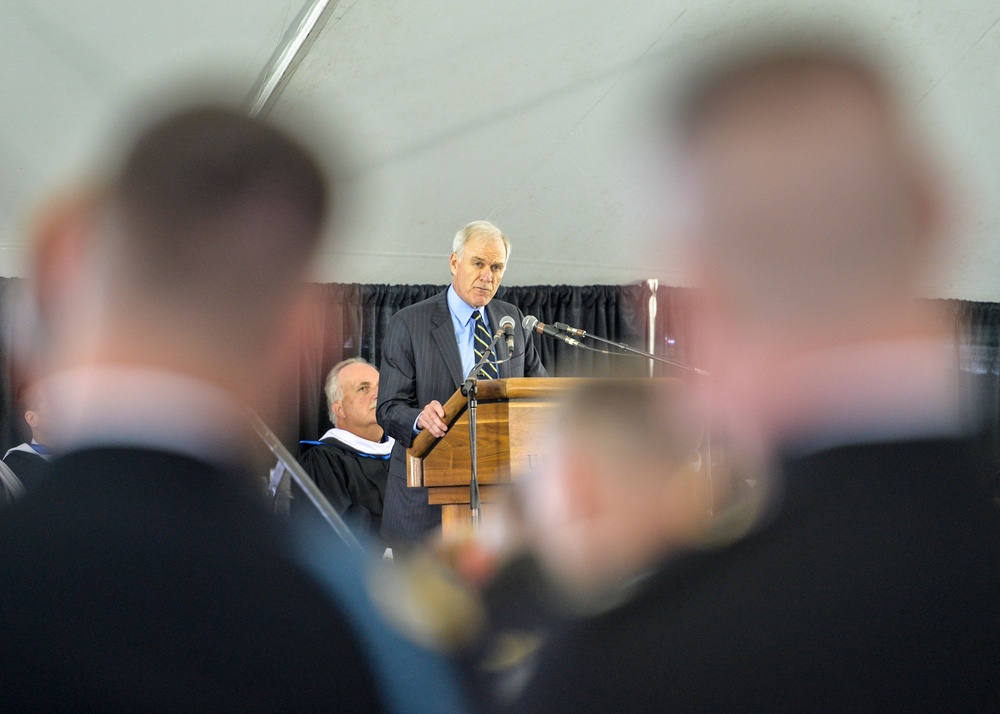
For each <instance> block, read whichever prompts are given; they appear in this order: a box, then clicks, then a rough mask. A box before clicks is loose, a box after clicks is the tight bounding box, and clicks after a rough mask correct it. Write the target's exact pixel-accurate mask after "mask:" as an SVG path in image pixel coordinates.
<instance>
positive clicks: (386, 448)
mask: <svg viewBox="0 0 1000 714" xmlns="http://www.w3.org/2000/svg"><path fill="white" fill-rule="evenodd" d="M323 439H336V440H337V441H339V442H340V443H341V444H344V445H345V446H349V447H351V448H352V449H354V450H355V451H359V452H361V453H362V454H368V455H369V456H387V455H389V454H390V453H392V447H393V445H394V444H395V443H396V441H395V439H393V438H392V437H391V436H389V437H386V440H385V441H369V440H368V439H364V438H362V437H360V436H358V435H357V434H354V433H352V432H350V431H347V430H345V429H338V428H337V427H333V428H332V429H330V430H329V431H328V432H326V433H325V434H323V436H321V437H320V441H322V440H323Z"/></svg>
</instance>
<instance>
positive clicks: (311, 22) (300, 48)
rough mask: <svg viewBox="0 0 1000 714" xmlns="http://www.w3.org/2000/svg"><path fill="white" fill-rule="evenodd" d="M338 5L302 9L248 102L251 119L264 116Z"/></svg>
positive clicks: (324, 1)
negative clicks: (295, 23) (296, 21)
mask: <svg viewBox="0 0 1000 714" xmlns="http://www.w3.org/2000/svg"><path fill="white" fill-rule="evenodd" d="M339 4H340V0H311V2H308V3H306V5H305V7H303V8H302V11H301V12H300V13H299V15H298V18H297V19H298V24H297V25H296V26H295V29H294V30H292V32H291V33H290V34H286V35H285V37H284V38H283V39H284V41H283V42H282V43H281V45H280V46H279V47H278V49H276V50H275V52H274V54H273V55H271V60H270V62H269V63H268V66H267V69H265V70H264V72H263V73H262V74H261V76H260V79H258V80H257V85H256V87H255V88H254V89H253V91H251V93H250V96H249V97H248V98H247V102H248V104H249V107H248V110H249V112H250V116H267V113H268V112H269V111H270V110H271V107H272V106H274V103H275V102H276V101H277V99H278V96H279V95H280V94H281V91H282V90H283V89H284V88H285V85H286V84H288V80H289V79H291V76H292V74H294V72H295V70H296V69H298V66H299V64H300V63H301V62H302V58H303V57H305V56H306V54H307V53H308V52H309V48H310V47H312V43H313V42H315V40H316V37H317V36H318V35H319V33H320V32H321V31H322V30H323V27H324V26H325V25H326V21H327V20H328V19H329V17H330V15H331V14H332V13H333V10H334V9H335V8H336V7H337V5H339Z"/></svg>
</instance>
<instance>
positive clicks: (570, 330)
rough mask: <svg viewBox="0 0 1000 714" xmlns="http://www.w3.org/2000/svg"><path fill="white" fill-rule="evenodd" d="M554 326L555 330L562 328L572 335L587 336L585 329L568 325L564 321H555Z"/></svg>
mask: <svg viewBox="0 0 1000 714" xmlns="http://www.w3.org/2000/svg"><path fill="white" fill-rule="evenodd" d="M554 327H555V328H556V329H557V330H562V331H563V332H568V333H569V334H571V335H573V336H574V337H586V336H587V331H586V330H581V329H580V328H579V327H570V326H569V325H567V324H566V323H565V322H557V323H555V325H554Z"/></svg>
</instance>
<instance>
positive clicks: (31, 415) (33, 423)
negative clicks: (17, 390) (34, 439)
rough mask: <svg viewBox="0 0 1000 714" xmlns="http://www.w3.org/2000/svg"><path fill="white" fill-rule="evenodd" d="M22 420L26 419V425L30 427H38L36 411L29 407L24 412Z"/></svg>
mask: <svg viewBox="0 0 1000 714" xmlns="http://www.w3.org/2000/svg"><path fill="white" fill-rule="evenodd" d="M24 421H26V422H27V423H28V426H30V427H31V428H32V429H36V428H38V412H34V411H31V410H30V409H29V410H28V411H26V412H25V413H24Z"/></svg>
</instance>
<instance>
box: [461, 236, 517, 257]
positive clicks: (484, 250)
mask: <svg viewBox="0 0 1000 714" xmlns="http://www.w3.org/2000/svg"><path fill="white" fill-rule="evenodd" d="M465 252H466V253H467V254H469V255H472V256H473V257H479V258H488V259H491V260H493V259H497V258H499V259H500V260H501V261H503V259H504V258H505V257H506V252H507V251H506V250H505V248H504V244H503V241H502V240H501V239H500V237H499V236H491V235H479V236H473V237H472V238H469V242H468V243H467V244H466V246H465Z"/></svg>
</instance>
